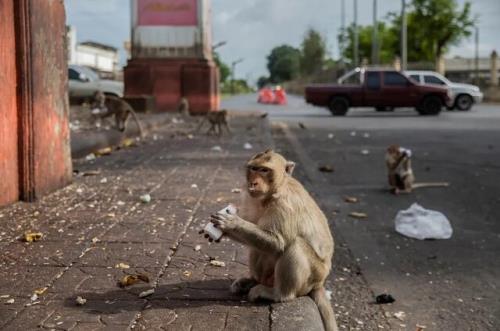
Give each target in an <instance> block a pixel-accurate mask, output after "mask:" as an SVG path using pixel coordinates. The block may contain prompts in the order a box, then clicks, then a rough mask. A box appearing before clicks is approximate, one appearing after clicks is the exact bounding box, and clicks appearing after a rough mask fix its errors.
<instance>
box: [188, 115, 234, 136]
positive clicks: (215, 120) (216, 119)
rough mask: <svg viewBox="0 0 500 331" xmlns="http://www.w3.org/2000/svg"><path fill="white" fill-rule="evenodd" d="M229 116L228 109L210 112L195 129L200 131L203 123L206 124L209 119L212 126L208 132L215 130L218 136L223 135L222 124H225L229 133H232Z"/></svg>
mask: <svg viewBox="0 0 500 331" xmlns="http://www.w3.org/2000/svg"><path fill="white" fill-rule="evenodd" d="M227 117H228V111H227V110H225V109H223V110H219V111H211V112H208V113H207V114H206V115H205V117H204V118H203V119H202V120H201V122H200V124H199V125H198V127H197V128H196V130H195V131H196V132H199V131H200V129H201V127H202V126H203V124H205V122H207V121H208V123H209V124H210V128H209V129H208V131H207V134H210V133H212V132H213V133H214V134H216V135H218V136H220V135H222V126H224V128H225V129H226V131H227V133H231V129H230V128H229V124H228V121H227Z"/></svg>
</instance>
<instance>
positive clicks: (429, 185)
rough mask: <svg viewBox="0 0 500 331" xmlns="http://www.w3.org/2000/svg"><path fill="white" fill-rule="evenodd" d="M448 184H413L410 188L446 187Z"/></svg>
mask: <svg viewBox="0 0 500 331" xmlns="http://www.w3.org/2000/svg"><path fill="white" fill-rule="evenodd" d="M448 186H450V183H447V182H432V183H413V184H412V186H411V188H412V189H415V188H423V187H448Z"/></svg>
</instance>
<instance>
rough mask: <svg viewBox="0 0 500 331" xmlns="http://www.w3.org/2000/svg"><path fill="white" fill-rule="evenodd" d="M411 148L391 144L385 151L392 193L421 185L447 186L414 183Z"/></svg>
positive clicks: (447, 184) (441, 183) (431, 185)
mask: <svg viewBox="0 0 500 331" xmlns="http://www.w3.org/2000/svg"><path fill="white" fill-rule="evenodd" d="M411 155H412V153H411V150H409V149H406V148H403V147H400V146H398V145H391V146H389V147H388V148H387V152H386V153H385V162H386V165H387V173H388V179H389V186H390V187H391V191H392V192H393V193H394V194H399V193H401V192H403V193H410V192H411V191H412V190H413V189H416V188H421V187H447V186H449V183H446V182H436V183H415V175H414V174H413V169H412V166H411Z"/></svg>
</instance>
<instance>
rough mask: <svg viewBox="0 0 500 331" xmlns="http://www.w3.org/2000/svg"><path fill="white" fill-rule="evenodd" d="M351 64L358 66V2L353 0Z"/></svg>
mask: <svg viewBox="0 0 500 331" xmlns="http://www.w3.org/2000/svg"><path fill="white" fill-rule="evenodd" d="M353 47H354V49H353V52H352V53H353V61H352V62H353V64H354V67H357V66H358V64H359V54H358V52H359V35H358V0H354V45H353Z"/></svg>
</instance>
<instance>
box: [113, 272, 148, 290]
mask: <svg viewBox="0 0 500 331" xmlns="http://www.w3.org/2000/svg"><path fill="white" fill-rule="evenodd" d="M139 281H143V282H145V283H149V277H148V276H147V275H144V274H136V275H126V276H124V277H123V278H122V279H121V280H120V281H119V282H118V286H120V287H126V286H130V285H134V284H136V283H138V282H139Z"/></svg>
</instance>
